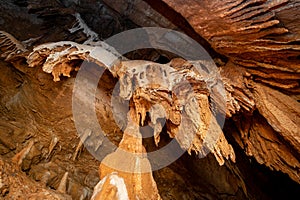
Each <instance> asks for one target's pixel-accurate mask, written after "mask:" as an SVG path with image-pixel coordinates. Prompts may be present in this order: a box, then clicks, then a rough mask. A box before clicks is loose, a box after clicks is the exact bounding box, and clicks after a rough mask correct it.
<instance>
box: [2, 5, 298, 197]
mask: <svg viewBox="0 0 300 200" xmlns="http://www.w3.org/2000/svg"><path fill="white" fill-rule="evenodd" d="M146 2H147V3H146ZM5 3H6V4H5ZM5 3H4V4H3V5H0V11H1V12H2V13H3V14H2V15H1V16H0V23H1V22H2V21H5V22H11V21H13V19H12V18H11V17H10V14H7V13H9V12H11V11H13V10H14V9H17V10H18V11H19V12H18V17H20V18H21V19H26V20H24V24H20V25H19V26H18V27H12V28H9V27H10V25H9V24H8V23H5V24H4V25H3V31H1V32H0V46H1V53H2V56H3V58H4V59H5V60H6V62H4V61H0V67H1V71H2V72H3V73H2V74H1V75H0V87H1V90H0V94H1V97H0V112H1V119H0V131H1V135H0V154H1V159H2V160H3V162H2V164H1V163H0V165H1V166H3V167H2V169H1V172H2V174H1V175H2V177H4V178H1V179H0V192H1V195H2V197H4V198H15V197H16V196H19V198H21V199H22V198H23V199H24V198H25V199H26V198H30V197H31V196H30V195H32V196H34V197H32V198H49V199H52V198H53V199H68V198H71V197H70V196H72V198H73V199H89V198H93V199H103V198H104V197H105V198H111V199H118V198H119V199H122V198H123V199H134V198H135V197H139V198H140V199H143V198H144V199H147V198H149V197H150V196H151V198H152V199H159V198H162V199H184V198H186V199H193V198H194V199H216V198H222V199H224V198H225V199H226V198H231V197H232V196H234V197H236V198H250V199H251V198H253V199H260V198H262V197H263V198H268V197H270V198H272V197H278V196H277V194H280V192H281V191H282V190H276V189H271V190H272V192H271V193H270V192H265V191H262V190H260V188H257V187H256V186H255V181H253V180H252V179H255V178H257V181H258V182H261V183H265V184H264V185H270V188H272V187H273V186H274V184H275V183H273V182H274V181H273V179H270V181H266V180H268V178H270V177H271V175H269V174H268V173H271V172H269V171H268V170H263V172H264V173H261V172H262V171H260V170H259V169H256V167H257V166H256V164H255V163H256V162H258V163H259V164H260V165H262V166H267V167H268V168H269V169H271V170H274V171H280V172H283V173H285V174H287V175H288V176H289V178H290V179H292V180H293V181H294V182H297V183H299V182H300V179H299V168H300V162H299V154H300V149H299V142H300V140H299V133H300V130H299V112H300V110H299V78H300V75H299V66H300V63H299V44H298V42H299V41H298V40H299V29H298V28H297V27H298V24H299V23H298V21H299V20H297V19H298V15H296V14H295V13H297V12H298V11H299V9H300V4H299V3H298V2H296V1H291V0H282V1H254V0H253V1H252V0H250V1H236V2H233V1H221V0H216V1H201V2H200V1H197V2H196V1H192V2H189V3H186V2H184V1H180V0H176V1H169V0H162V1H147V0H145V1H129V0H128V1H124V4H116V3H115V2H109V1H104V2H100V1H96V0H89V1H85V2H82V1H52V0H47V1H43V3H42V4H41V3H39V1H30V0H28V1H22V2H21V1H20V2H19V1H18V2H15V4H14V3H13V2H12V1H10V0H5ZM16 4H17V5H18V6H17V5H16ZM42 5H43V6H42ZM91 5H93V6H91ZM122 5H123V6H124V7H122ZM26 7H27V8H26ZM125 7H126V8H125ZM89 9H91V10H92V11H94V12H91V10H89ZM87 10H88V11H87ZM145 10H147V12H146V11H145ZM28 11H29V13H30V14H29V13H28ZM144 12H145V13H144ZM95 13H101V14H100V16H99V15H98V14H95ZM144 15H145V16H146V17H145V18H143V17H142V16H144ZM163 16H164V17H163ZM175 17H176V20H174V19H175ZM167 19H169V21H168V20H167ZM177 19H178V20H177ZM291 19H293V20H291ZM99 22H101V23H99ZM12 24H13V23H12ZM53 24H55V26H53ZM97 24H101V28H99V27H98V26H97ZM25 25H26V27H24V29H21V28H22V27H23V26H25ZM30 25H32V27H42V26H43V27H44V29H40V28H37V29H36V30H35V29H34V28H30V29H29V28H28V27H30ZM146 25H151V26H153V25H154V26H161V27H166V28H172V29H177V30H182V31H185V32H186V33H187V34H188V35H190V36H192V37H193V38H194V39H196V41H198V42H200V43H201V44H203V46H204V47H205V48H206V49H207V51H208V52H210V53H211V55H212V56H213V57H214V60H215V62H216V63H217V65H218V70H219V71H220V77H217V78H216V77H215V79H214V80H216V82H218V81H221V80H222V82H223V83H224V87H225V94H226V95H225V104H226V109H225V110H221V113H222V114H223V115H224V116H226V119H227V120H226V123H225V127H224V130H222V129H221V128H220V126H219V125H218V124H217V120H216V119H214V114H215V110H214V108H213V107H211V102H213V103H215V105H218V103H220V102H218V98H213V97H212V93H211V91H210V90H208V89H207V88H208V86H207V85H208V82H207V77H206V74H205V70H203V71H201V73H198V74H197V73H195V70H194V68H193V67H194V65H197V62H194V61H193V62H192V61H187V60H183V59H178V58H175V59H172V58H174V55H171V54H168V53H166V52H163V53H161V52H162V51H157V50H141V51H136V52H132V53H129V54H127V55H126V56H127V57H128V58H129V59H130V58H139V59H144V60H141V61H133V60H128V59H127V58H125V57H123V56H121V55H119V53H118V52H117V51H116V50H115V49H113V48H112V47H110V46H108V45H107V44H105V43H103V42H101V41H99V40H100V39H103V38H106V37H109V36H110V35H112V34H116V33H118V32H120V31H122V30H126V29H127V28H133V27H137V26H146ZM102 26H105V27H104V28H103V27H102ZM1 27H2V26H1ZM50 30H51V31H50ZM7 32H10V33H7ZM21 33H22V34H21ZM23 33H24V34H23ZM13 35H14V36H15V37H16V38H18V39H16V38H15V37H14V36H13ZM21 40H22V41H21ZM97 48H98V50H99V49H104V50H107V51H109V52H110V53H113V55H114V56H116V57H118V58H120V60H119V62H117V63H115V66H114V67H112V68H111V67H109V66H107V65H106V63H104V62H103V61H102V59H101V57H100V58H99V57H97V54H95V52H97ZM95 49H96V51H95ZM116 49H117V48H116ZM162 58H163V59H167V62H166V61H165V62H164V63H166V64H159V63H155V62H153V61H160V60H161V59H162ZM146 60H152V61H146ZM86 61H88V62H90V63H96V64H97V65H99V66H101V67H100V68H101V69H102V70H104V69H105V72H104V74H103V77H102V78H101V87H99V88H97V90H96V96H95V104H96V106H95V107H96V109H95V110H96V114H97V117H98V121H99V123H100V124H101V127H102V128H103V129H104V130H105V132H106V133H108V134H107V135H106V137H107V138H109V139H110V140H111V141H112V143H114V144H115V145H118V146H119V149H117V150H116V151H114V152H112V153H111V152H110V154H109V155H107V157H106V158H105V159H104V160H103V162H102V163H101V165H100V169H99V172H100V180H99V175H98V174H97V170H98V169H97V168H98V166H99V164H100V163H99V162H98V161H96V160H95V159H94V158H93V157H92V156H91V154H90V153H89V152H88V151H87V150H86V149H85V147H88V146H89V147H91V148H92V149H93V150H94V151H95V152H102V153H103V155H104V154H105V153H106V152H104V150H103V149H105V148H104V147H105V144H104V143H103V140H100V139H99V138H100V137H99V135H97V133H95V131H93V127H85V129H84V130H83V135H80V134H79V135H77V132H76V128H75V126H74V118H73V117H72V98H71V97H72V89H73V86H74V77H75V76H76V73H77V71H78V70H79V69H80V66H81V64H82V63H83V62H86ZM8 62H10V63H12V65H10V64H8ZM26 62H27V63H26ZM198 62H199V61H198ZM198 64H199V63H198ZM200 64H203V63H201V62H200ZM204 64H205V63H204ZM30 67H31V68H30ZM165 67H168V68H173V69H175V71H168V70H165ZM45 72H46V73H45ZM47 73H51V74H52V77H51V75H48V74H47ZM145 74H146V75H147V76H146V75H145ZM90 75H91V76H92V75H93V72H90ZM143 75H145V76H143ZM164 76H165V77H164ZM66 77H68V78H66ZM92 77H93V76H92ZM182 77H184V78H186V79H188V80H189V83H190V84H189V85H190V86H191V87H192V89H193V90H194V91H196V94H195V95H194V96H193V95H192V96H188V95H186V94H187V93H188V92H186V93H184V92H185V91H188V90H189V87H188V86H186V85H176V84H174V83H175V82H180V80H181V79H180V78H182ZM52 79H53V80H54V81H53V80H52ZM118 81H119V83H118ZM145 82H147V83H151V84H143V83H145ZM152 83H160V85H161V87H158V86H157V85H156V84H152ZM116 84H120V88H119V89H118V92H119V93H118V94H119V96H121V97H122V101H123V100H125V101H128V102H130V106H131V107H130V109H131V117H132V118H134V119H135V120H136V122H135V125H138V126H149V127H150V128H149V129H150V130H151V132H152V135H153V138H150V140H143V143H142V140H141V138H140V136H141V135H143V134H145V133H143V131H142V132H141V131H140V130H137V129H130V127H131V128H132V124H130V120H124V119H125V118H122V117H124V116H117V117H118V119H117V120H115V118H114V117H115V116H114V110H113V109H115V108H112V106H111V104H110V103H111V101H112V99H113V100H115V101H119V100H120V99H114V97H113V96H112V93H113V92H114V91H113V90H114V88H113V87H114V85H116ZM174 90H175V91H183V92H182V93H180V94H181V95H182V98H181V99H180V98H178V94H179V92H178V93H176V94H173V93H171V91H174ZM87 92H90V91H87ZM195 100H196V101H195ZM156 102H159V103H160V105H161V106H158V105H157V104H156ZM81 103H84V99H82V100H81ZM181 104H184V105H185V107H184V108H182V107H180V105H181ZM196 104H197V105H200V107H201V109H200V110H197V108H196ZM163 110H165V111H166V112H163ZM81 117H82V118H83V119H84V118H85V117H86V116H81ZM126 119H127V118H126ZM161 119H165V123H162V121H161ZM118 120H119V121H118ZM210 122H212V123H213V124H214V125H215V126H214V127H215V129H214V130H213V133H217V135H218V136H219V137H218V138H217V139H214V138H213V139H212V142H211V143H212V144H214V145H213V146H209V145H207V143H205V140H204V138H205V137H206V136H207V135H210V134H211V133H210V132H208V131H207V130H208V126H209V125H210V124H209V123H210ZM120 123H121V124H122V127H123V128H126V127H127V129H125V133H124V134H123V131H122V130H121V129H122V127H120ZM181 124H185V126H184V127H183V130H182V129H180V125H181ZM133 126H134V125H133ZM129 129H130V130H129ZM133 130H134V131H133ZM133 133H134V137H133V136H132V134H133ZM191 133H195V135H193V134H191ZM194 136H195V137H194ZM79 137H80V138H79ZM8 138H9V139H8ZM170 138H175V140H176V141H177V142H178V144H179V145H180V147H181V148H182V149H184V150H187V151H188V153H189V154H191V155H189V156H188V155H185V156H184V159H180V160H179V161H176V162H175V163H174V165H172V166H170V167H166V168H164V169H161V170H160V171H158V172H154V173H152V170H151V167H152V166H150V164H149V162H150V161H151V158H149V157H147V155H148V154H146V150H147V152H150V150H151V149H152V150H157V149H159V148H162V147H163V146H164V145H166V144H168V143H169V142H170ZM209 143H210V142H209ZM205 145H206V146H205ZM203 147H206V148H203ZM124 150H125V152H130V153H133V152H134V153H138V154H141V155H139V156H140V157H133V158H132V159H131V160H130V159H128V160H126V161H128V162H121V163H120V162H117V161H119V160H120V159H119V158H120V157H122V155H123V154H122V151H124ZM207 151H208V152H211V154H209V155H208V157H207V158H205V159H203V160H201V161H199V155H200V157H201V155H203V156H206V155H207ZM120 152H121V153H120ZM194 154H198V155H197V156H196V155H194ZM120 155H121V156H120ZM123 157H124V156H123ZM252 158H254V160H253V159H252ZM112 160H113V162H114V161H116V163H117V165H119V167H120V166H122V168H123V169H125V168H128V169H131V168H133V169H134V170H135V171H134V170H133V171H134V172H132V170H129V172H124V170H118V168H115V167H112V166H109V165H108V163H112ZM249 160H250V161H251V162H250V161H249ZM131 161H132V162H131ZM133 161H136V162H133ZM10 162H12V163H11V164H8V163H10ZM234 162H236V163H234ZM151 164H152V163H151ZM220 165H222V167H220ZM254 166H255V167H254ZM258 166H259V165H258ZM260 167H261V166H260ZM7 168H9V169H7ZM254 168H255V169H254ZM257 168H259V167H257ZM10 169H12V171H10ZM144 170H145V171H146V173H142V171H144ZM245 171H247V172H245ZM247 173H252V174H253V177H255V178H252V179H251V177H250V178H249V177H248V176H247V175H246V174H247ZM11 174H16V177H15V176H12V175H11ZM254 174H258V175H254ZM274 174H276V173H275V172H274ZM32 179H33V180H35V181H33V180H32ZM199 179H201V180H203V182H201V181H199ZM20 180H21V182H20ZM174 180H176V184H173V181H174ZM276 180H277V179H275V182H276ZM281 180H284V181H282V183H284V184H283V185H285V183H287V184H286V188H285V189H284V191H287V192H285V195H289V194H291V195H292V193H293V192H294V191H297V186H299V185H297V184H295V183H291V182H289V179H288V178H286V177H285V178H283V179H278V180H277V181H278V182H280V181H281ZM19 183H22V184H23V185H28V187H24V188H21V190H20V191H22V193H24V194H29V196H23V197H22V196H20V195H22V194H20V191H17V189H16V188H14V186H16V185H18V184H19ZM185 183H186V184H185ZM293 184H295V185H296V186H295V185H293ZM290 186H291V187H290ZM183 187H184V188H185V190H184V191H182V188H183ZM261 187H262V186H261ZM264 187H267V186H264ZM282 187H285V186H282ZM34 188H36V189H34ZM295 188H296V189H295ZM54 190H56V191H54ZM93 190H94V193H93V192H92V191H93ZM62 193H66V194H62ZM69 195H70V196H69ZM122 195H123V196H122Z"/></svg>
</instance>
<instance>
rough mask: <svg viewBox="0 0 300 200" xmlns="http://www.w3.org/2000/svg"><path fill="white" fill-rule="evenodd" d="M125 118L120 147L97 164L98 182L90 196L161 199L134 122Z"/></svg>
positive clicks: (98, 197)
mask: <svg viewBox="0 0 300 200" xmlns="http://www.w3.org/2000/svg"><path fill="white" fill-rule="evenodd" d="M132 113H133V112H132ZM131 116H132V117H133V118H134V115H131ZM128 118H129V120H128V124H127V127H126V129H125V131H124V135H123V138H122V140H121V142H120V144H119V148H118V149H117V150H116V151H115V152H113V153H111V154H109V155H108V156H106V157H105V158H104V159H103V161H102V162H101V164H100V167H99V173H100V179H101V181H100V182H99V183H98V185H97V186H96V187H95V189H94V194H93V197H92V199H95V200H100V199H112V200H113V199H116V200H117V199H118V200H119V199H132V200H135V199H140V200H143V199H145V200H149V199H150V200H152V199H153V200H157V199H161V198H160V195H159V194H158V189H157V186H156V182H155V181H154V179H153V176H152V170H151V165H150V162H149V160H148V158H147V153H146V149H145V148H144V146H143V144H142V135H141V133H140V130H139V126H138V124H137V121H136V120H132V119H131V117H130V116H129V117H128ZM134 121H136V122H134Z"/></svg>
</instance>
